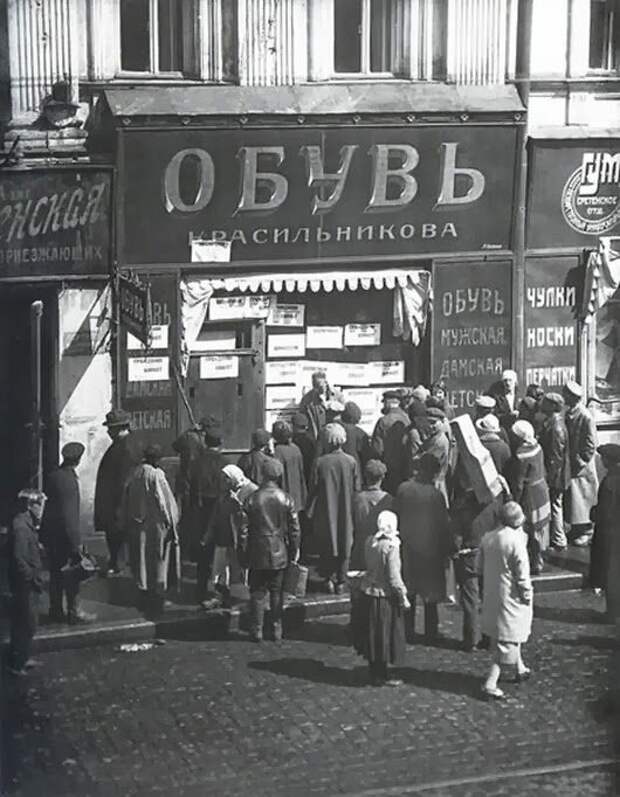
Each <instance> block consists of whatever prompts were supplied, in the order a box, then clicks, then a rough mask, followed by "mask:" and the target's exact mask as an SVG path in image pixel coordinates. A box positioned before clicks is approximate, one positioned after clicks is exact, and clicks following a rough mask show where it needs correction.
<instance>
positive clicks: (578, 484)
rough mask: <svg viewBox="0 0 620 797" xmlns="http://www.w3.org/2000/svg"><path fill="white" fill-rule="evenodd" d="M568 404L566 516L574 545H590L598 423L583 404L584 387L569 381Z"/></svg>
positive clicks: (566, 391)
mask: <svg viewBox="0 0 620 797" xmlns="http://www.w3.org/2000/svg"><path fill="white" fill-rule="evenodd" d="M562 396H563V398H564V401H565V403H566V413H565V416H564V417H565V422H566V429H567V431H568V449H569V454H570V469H571V474H570V475H571V479H570V484H569V487H568V491H567V498H568V501H567V506H565V515H566V519H567V520H568V522H569V524H570V527H571V531H570V533H571V537H572V541H573V544H574V545H577V546H586V545H589V544H590V540H591V539H592V522H591V520H590V512H591V510H592V507H593V506H594V505H595V504H596V495H597V491H598V477H597V474H596V467H595V463H594V452H595V451H596V424H595V422H594V418H593V417H592V416H591V415H590V412H589V411H588V410H587V409H586V408H585V406H584V404H583V388H582V387H581V385H579V384H578V383H577V382H573V381H571V382H567V383H566V385H564V388H563V390H562Z"/></svg>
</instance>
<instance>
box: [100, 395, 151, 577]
mask: <svg viewBox="0 0 620 797" xmlns="http://www.w3.org/2000/svg"><path fill="white" fill-rule="evenodd" d="M104 426H107V427H108V434H109V435H110V437H111V439H112V445H111V446H110V447H109V448H108V450H107V451H106V452H105V454H104V455H103V458H102V460H101V462H100V463H99V469H98V470H97V481H96V483H95V529H96V530H97V531H102V532H105V536H106V542H107V544H108V551H109V553H110V558H109V561H108V566H107V571H106V572H107V575H108V576H113V575H118V574H119V573H120V558H121V553H122V549H123V546H124V544H125V542H126V530H125V529H124V528H123V527H122V523H121V503H122V499H123V491H124V490H125V485H126V484H127V481H128V480H129V477H130V476H131V474H132V472H133V469H134V468H135V467H136V465H138V464H139V463H140V461H141V459H142V456H141V452H140V450H139V447H138V445H137V444H136V443H135V442H134V437H133V435H132V433H131V416H130V415H129V413H128V412H126V411H125V410H123V409H114V410H110V412H108V414H107V415H106V419H105V422H104Z"/></svg>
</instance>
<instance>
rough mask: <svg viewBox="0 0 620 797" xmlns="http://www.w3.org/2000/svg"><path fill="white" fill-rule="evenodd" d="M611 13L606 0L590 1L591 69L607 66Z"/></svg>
mask: <svg viewBox="0 0 620 797" xmlns="http://www.w3.org/2000/svg"><path fill="white" fill-rule="evenodd" d="M608 19H609V13H608V11H607V3H606V2H605V0H591V2H590V69H606V68H607V41H608V35H609V27H608Z"/></svg>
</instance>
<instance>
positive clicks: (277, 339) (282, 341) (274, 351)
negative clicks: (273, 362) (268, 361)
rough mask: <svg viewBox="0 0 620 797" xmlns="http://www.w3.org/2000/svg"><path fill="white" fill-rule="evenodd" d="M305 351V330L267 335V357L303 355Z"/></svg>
mask: <svg viewBox="0 0 620 797" xmlns="http://www.w3.org/2000/svg"><path fill="white" fill-rule="evenodd" d="M305 353H306V336H305V335H304V333H303V332H299V333H295V334H292V335H268V336H267V357H289V358H290V357H303V356H304V354H305Z"/></svg>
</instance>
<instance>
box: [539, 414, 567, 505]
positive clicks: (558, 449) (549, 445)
mask: <svg viewBox="0 0 620 797" xmlns="http://www.w3.org/2000/svg"><path fill="white" fill-rule="evenodd" d="M539 442H540V445H541V448H542V450H543V454H544V457H545V468H546V470H547V484H548V485H549V489H550V490H552V491H553V492H555V493H563V492H565V490H567V489H568V485H569V484H570V452H569V447H568V431H567V429H566V424H565V423H564V418H563V417H562V415H561V413H559V412H554V413H553V415H550V416H549V417H548V418H547V419H546V420H545V423H544V425H543V427H542V430H541V432H540V438H539Z"/></svg>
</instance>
